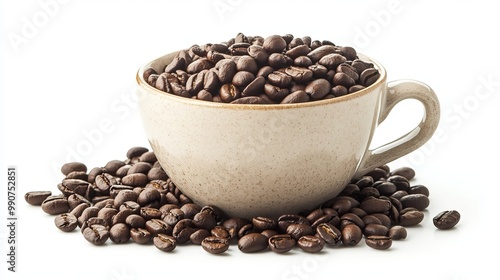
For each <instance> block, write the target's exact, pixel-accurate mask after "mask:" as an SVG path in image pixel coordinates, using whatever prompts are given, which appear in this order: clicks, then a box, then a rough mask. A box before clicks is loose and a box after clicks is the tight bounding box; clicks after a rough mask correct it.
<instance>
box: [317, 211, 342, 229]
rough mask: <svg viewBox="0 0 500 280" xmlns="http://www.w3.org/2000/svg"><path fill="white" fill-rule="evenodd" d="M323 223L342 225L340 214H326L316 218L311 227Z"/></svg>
mask: <svg viewBox="0 0 500 280" xmlns="http://www.w3.org/2000/svg"><path fill="white" fill-rule="evenodd" d="M333 211H335V210H333ZM322 223H329V224H331V225H333V226H339V225H340V218H339V216H338V214H333V215H332V214H325V215H323V216H321V217H319V218H318V219H316V220H315V221H314V222H313V223H312V224H311V227H312V228H313V229H314V228H316V227H317V226H318V225H320V224H322Z"/></svg>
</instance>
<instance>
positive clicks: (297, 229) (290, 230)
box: [286, 224, 314, 240]
mask: <svg viewBox="0 0 500 280" xmlns="http://www.w3.org/2000/svg"><path fill="white" fill-rule="evenodd" d="M286 233H287V234H289V235H290V236H291V237H292V238H293V239H295V240H299V238H301V237H302V236H304V235H313V234H314V230H313V228H312V227H311V226H310V225H306V224H290V225H289V226H288V227H287V228H286Z"/></svg>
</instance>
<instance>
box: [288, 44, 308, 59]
mask: <svg viewBox="0 0 500 280" xmlns="http://www.w3.org/2000/svg"><path fill="white" fill-rule="evenodd" d="M309 51H310V48H309V47H308V46H306V45H299V46H295V47H293V48H291V49H289V50H287V51H286V52H285V55H287V56H289V57H290V58H292V59H294V60H295V59H297V58H299V57H306V58H307V60H309V62H310V64H312V61H311V59H310V58H309V57H307V54H308V53H309Z"/></svg>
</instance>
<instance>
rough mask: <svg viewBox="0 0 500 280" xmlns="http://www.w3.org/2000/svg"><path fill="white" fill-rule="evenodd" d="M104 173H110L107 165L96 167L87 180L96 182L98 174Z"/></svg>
mask: <svg viewBox="0 0 500 280" xmlns="http://www.w3.org/2000/svg"><path fill="white" fill-rule="evenodd" d="M117 170H118V169H117ZM103 173H109V171H108V170H107V169H106V168H105V167H94V168H92V169H91V170H90V171H89V174H88V180H87V181H88V182H89V183H91V184H92V183H94V182H95V178H96V177H97V175H101V174H103Z"/></svg>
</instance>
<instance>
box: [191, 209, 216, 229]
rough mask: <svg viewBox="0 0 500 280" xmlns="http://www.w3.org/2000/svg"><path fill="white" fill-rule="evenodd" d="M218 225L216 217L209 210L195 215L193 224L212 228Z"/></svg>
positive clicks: (198, 226)
mask: <svg viewBox="0 0 500 280" xmlns="http://www.w3.org/2000/svg"><path fill="white" fill-rule="evenodd" d="M216 225H217V221H216V220H215V218H214V217H213V216H212V215H210V213H208V212H199V213H197V214H196V215H194V217H193V226H195V227H197V228H204V229H206V230H211V229H213V228H214V227H215V226H216Z"/></svg>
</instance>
